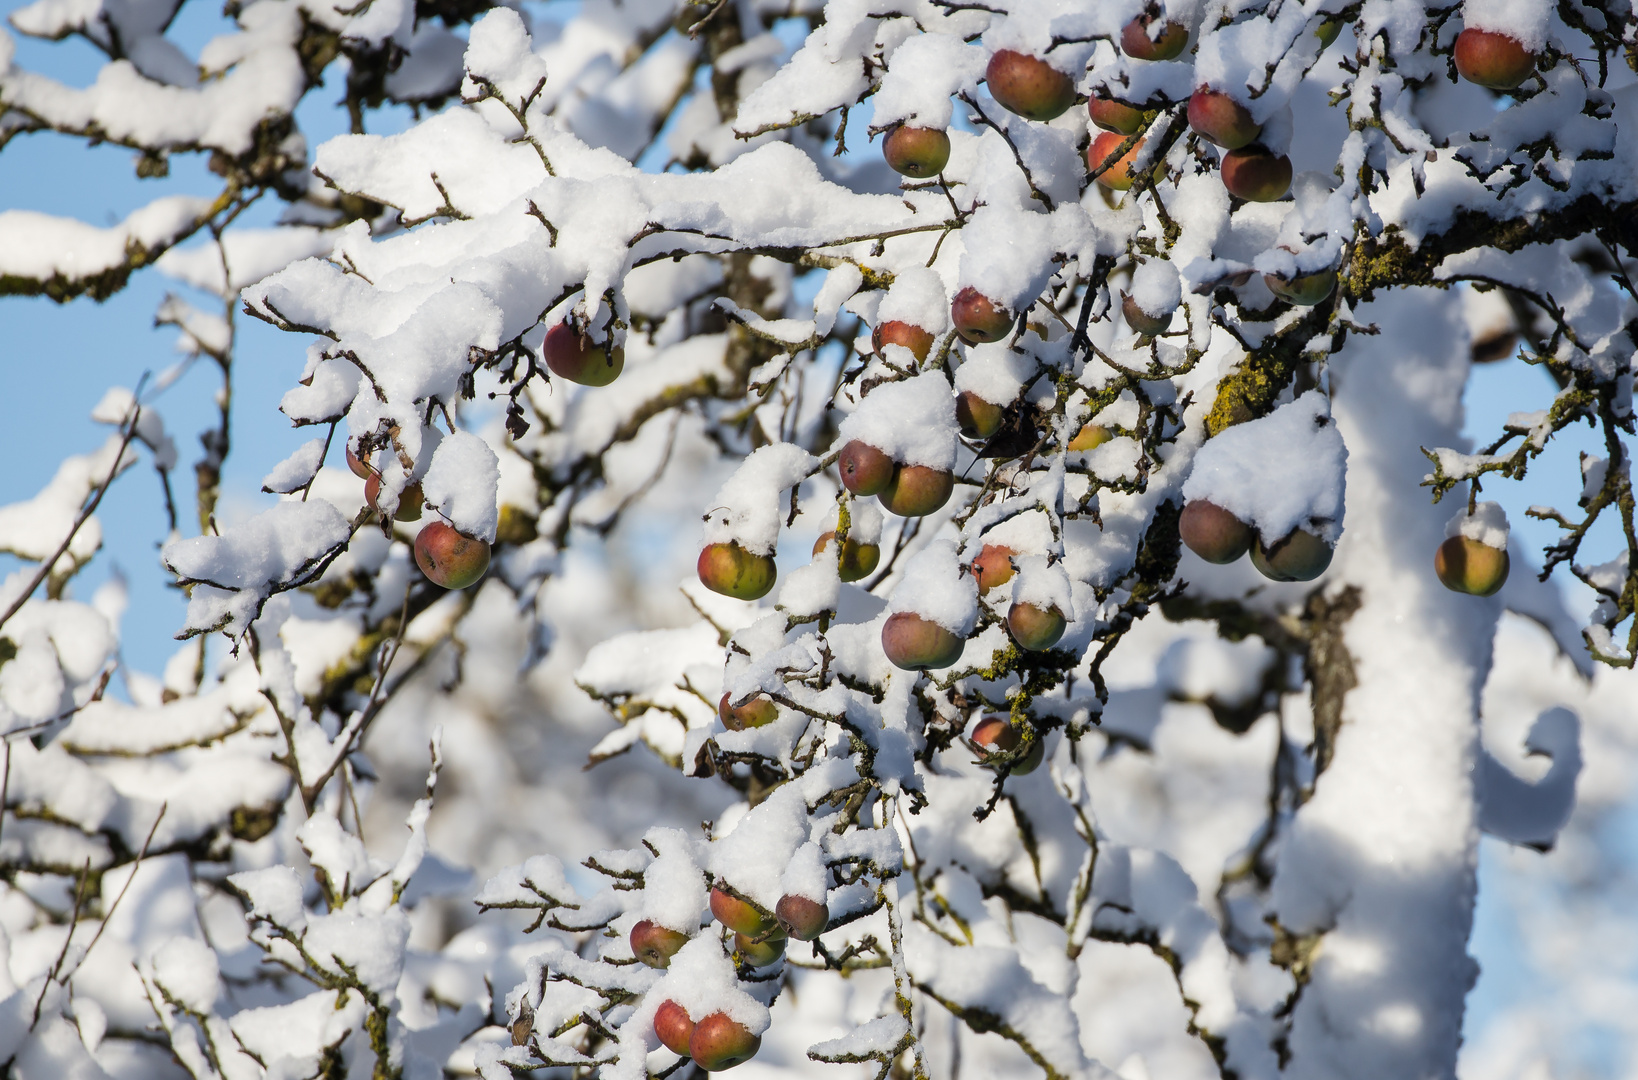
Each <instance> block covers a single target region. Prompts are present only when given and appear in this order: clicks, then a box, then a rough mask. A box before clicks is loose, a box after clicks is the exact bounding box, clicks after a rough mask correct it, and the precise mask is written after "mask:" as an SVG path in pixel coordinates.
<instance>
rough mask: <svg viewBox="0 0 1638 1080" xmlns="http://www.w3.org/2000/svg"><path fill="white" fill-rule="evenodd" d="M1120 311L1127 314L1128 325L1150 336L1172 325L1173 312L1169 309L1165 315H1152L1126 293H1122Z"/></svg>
mask: <svg viewBox="0 0 1638 1080" xmlns="http://www.w3.org/2000/svg"><path fill="white" fill-rule="evenodd" d="M1120 313H1121V314H1122V315H1124V316H1126V325H1127V326H1130V327H1131V328H1132V329H1133V330H1136V331H1137V332H1138V333H1140V334H1143V335H1145V336H1148V337H1153V336H1154V335H1156V334H1159V333H1161V332H1163V331H1164V330H1165V329H1166V328H1167V327H1168V326H1170V325H1172V313H1171V312H1169V311H1168V312H1166V313H1165V314H1164V315H1151V314H1150V313H1149V312H1147V311H1145V310H1143V307H1142V305H1140V304H1139V303H1138V302H1137V301H1136V300H1135V299H1133V298H1132V297H1131V296H1129V295H1127V294H1126V293H1122V294H1121V298H1120Z"/></svg>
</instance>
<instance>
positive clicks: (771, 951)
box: [734, 932, 785, 967]
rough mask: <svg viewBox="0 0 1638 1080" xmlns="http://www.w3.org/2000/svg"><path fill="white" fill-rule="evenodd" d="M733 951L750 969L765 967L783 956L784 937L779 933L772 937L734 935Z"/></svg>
mask: <svg viewBox="0 0 1638 1080" xmlns="http://www.w3.org/2000/svg"><path fill="white" fill-rule="evenodd" d="M734 951H735V952H737V953H739V955H740V956H742V957H744V958H745V961H746V963H748V964H750V965H751V966H752V967H767V966H768V965H769V964H771V963H773V962H774V961H775V960H778V959H779V958H780V957H781V956H784V955H785V935H784V933H783V932H781V933H778V934H774V935H772V936H767V937H758V938H751V937H746V936H745V935H744V934H735V935H734Z"/></svg>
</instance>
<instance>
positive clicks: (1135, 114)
mask: <svg viewBox="0 0 1638 1080" xmlns="http://www.w3.org/2000/svg"><path fill="white" fill-rule="evenodd" d="M1086 112H1087V115H1088V116H1090V117H1092V122H1093V123H1094V124H1096V125H1098V126H1099V127H1101V128H1103V130H1105V131H1118V132H1120V133H1121V134H1122V135H1136V134H1137V133H1138V132H1140V131H1142V130H1143V110H1142V109H1134V108H1132V106H1130V105H1127V104H1124V103H1122V102H1119V101H1116V100H1114V99H1113V98H1092V99H1091V100H1089V101H1088V102H1087V103H1086Z"/></svg>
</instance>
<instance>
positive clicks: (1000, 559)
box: [973, 544, 1014, 593]
mask: <svg viewBox="0 0 1638 1080" xmlns="http://www.w3.org/2000/svg"><path fill="white" fill-rule="evenodd" d="M1013 554H1014V552H1013V550H1012V548H1009V547H1002V546H1001V545H1000V544H985V545H984V547H983V548H982V549H981V550H980V551H979V553H978V555H977V557H976V558H974V559H973V577H975V578H977V579H978V591H979V592H981V593H987V592H989V591H990V590H991V589H993V588H995V587H996V586H997V585H1004V584H1006V583H1007V582H1009V581H1011V580H1012V575H1013V573H1014V571H1013V569H1012V556H1013Z"/></svg>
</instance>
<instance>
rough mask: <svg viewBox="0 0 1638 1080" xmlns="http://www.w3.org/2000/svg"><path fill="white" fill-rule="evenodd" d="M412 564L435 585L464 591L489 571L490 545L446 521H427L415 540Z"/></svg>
mask: <svg viewBox="0 0 1638 1080" xmlns="http://www.w3.org/2000/svg"><path fill="white" fill-rule="evenodd" d="M415 565H417V566H419V567H420V568H421V573H423V574H425V575H426V576H427V580H428V581H431V582H432V583H433V584H434V585H441V586H443V587H444V588H446V589H464V588H466V587H467V586H468V585H471V584H472V583H474V582H475V581H477V580H478V579H479V578H481V577H483V575H484V571H486V570H488V569H489V545H488V544H487V543H485V542H484V541H482V540H478V539H476V538H474V537H471V536H466V535H464V534H462V533H460V532H458V531H456V529H455V527H454V526H453V525H450V524H449V523H447V522H444V521H429V522H427V524H425V525H423V526H421V531H420V533H418V534H417V535H416V537H415Z"/></svg>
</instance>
